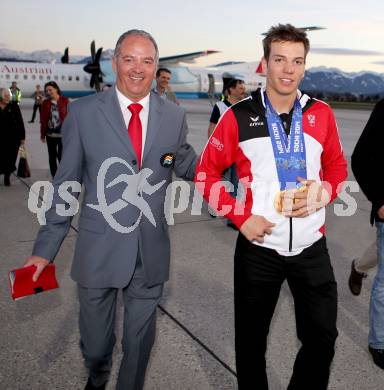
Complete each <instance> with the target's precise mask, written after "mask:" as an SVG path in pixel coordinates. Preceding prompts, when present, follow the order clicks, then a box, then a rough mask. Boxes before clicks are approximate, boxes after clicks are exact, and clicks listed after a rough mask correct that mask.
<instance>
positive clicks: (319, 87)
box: [300, 66, 384, 95]
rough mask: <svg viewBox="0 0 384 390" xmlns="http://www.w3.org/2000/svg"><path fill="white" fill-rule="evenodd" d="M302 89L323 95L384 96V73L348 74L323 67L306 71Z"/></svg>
mask: <svg viewBox="0 0 384 390" xmlns="http://www.w3.org/2000/svg"><path fill="white" fill-rule="evenodd" d="M300 88H301V89H303V90H305V91H315V92H323V93H351V94H358V95H360V94H363V95H374V94H384V73H376V72H358V73H346V72H343V71H341V70H339V69H335V68H326V67H323V66H321V67H317V68H311V69H308V70H307V71H306V73H305V77H304V80H303V81H302V83H301V85H300Z"/></svg>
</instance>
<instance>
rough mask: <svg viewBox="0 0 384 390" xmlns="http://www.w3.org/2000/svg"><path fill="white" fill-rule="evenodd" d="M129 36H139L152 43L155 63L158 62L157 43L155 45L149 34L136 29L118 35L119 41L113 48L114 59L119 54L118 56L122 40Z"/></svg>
mask: <svg viewBox="0 0 384 390" xmlns="http://www.w3.org/2000/svg"><path fill="white" fill-rule="evenodd" d="M130 36H140V37H144V38H147V39H149V40H150V41H151V42H152V44H153V46H154V48H155V52H156V57H155V60H156V62H158V60H159V49H158V47H157V43H156V41H155V39H154V38H153V36H152V35H151V34H150V33H147V32H146V31H144V30H137V29H133V30H128V31H126V32H125V33H123V34H121V35H120V37H119V39H118V40H117V42H116V47H115V52H114V56H115V58H116V57H118V56H119V54H120V48H121V44H122V43H123V41H124V39H125V38H128V37H130Z"/></svg>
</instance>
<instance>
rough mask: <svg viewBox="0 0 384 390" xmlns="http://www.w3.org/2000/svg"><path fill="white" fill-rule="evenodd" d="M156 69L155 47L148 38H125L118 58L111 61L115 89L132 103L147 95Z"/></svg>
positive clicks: (135, 36)
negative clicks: (114, 75)
mask: <svg viewBox="0 0 384 390" xmlns="http://www.w3.org/2000/svg"><path fill="white" fill-rule="evenodd" d="M156 67H157V63H156V50H155V47H154V46H153V43H152V42H151V41H150V40H149V39H148V38H145V37H142V36H140V35H132V36H128V37H127V38H125V39H124V40H123V42H122V44H121V47H120V52H119V54H118V56H117V57H113V59H112V68H113V70H114V72H115V73H116V85H117V88H118V89H119V91H120V92H121V93H122V94H123V95H125V96H126V97H127V98H128V99H130V100H132V101H133V102H138V101H139V100H141V99H142V98H144V97H145V96H147V95H148V93H149V91H150V90H151V86H152V81H153V79H154V78H155V73H156Z"/></svg>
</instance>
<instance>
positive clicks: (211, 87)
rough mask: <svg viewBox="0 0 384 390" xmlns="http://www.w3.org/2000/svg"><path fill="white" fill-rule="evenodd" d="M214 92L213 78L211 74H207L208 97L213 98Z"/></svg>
mask: <svg viewBox="0 0 384 390" xmlns="http://www.w3.org/2000/svg"><path fill="white" fill-rule="evenodd" d="M215 92H216V91H215V78H214V76H213V74H212V73H208V96H214V95H215Z"/></svg>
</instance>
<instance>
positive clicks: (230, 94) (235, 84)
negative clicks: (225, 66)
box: [208, 79, 247, 138]
mask: <svg viewBox="0 0 384 390" xmlns="http://www.w3.org/2000/svg"><path fill="white" fill-rule="evenodd" d="M223 95H224V100H220V101H218V102H216V104H215V105H214V106H213V110H212V113H211V117H210V119H209V126H208V138H209V137H210V136H211V135H212V133H213V130H214V129H215V126H216V125H217V122H218V121H219V119H220V117H221V116H222V115H223V114H224V112H225V111H226V109H227V108H228V107H231V106H232V104H236V103H237V102H239V101H240V100H243V99H244V98H245V97H246V96H247V92H246V90H245V84H244V80H238V79H230V80H229V81H228V82H227V83H226V84H225V85H224V87H223Z"/></svg>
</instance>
